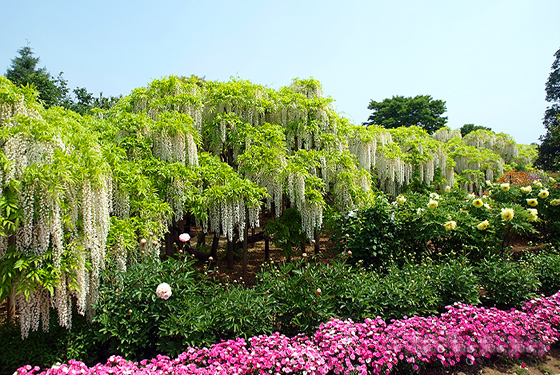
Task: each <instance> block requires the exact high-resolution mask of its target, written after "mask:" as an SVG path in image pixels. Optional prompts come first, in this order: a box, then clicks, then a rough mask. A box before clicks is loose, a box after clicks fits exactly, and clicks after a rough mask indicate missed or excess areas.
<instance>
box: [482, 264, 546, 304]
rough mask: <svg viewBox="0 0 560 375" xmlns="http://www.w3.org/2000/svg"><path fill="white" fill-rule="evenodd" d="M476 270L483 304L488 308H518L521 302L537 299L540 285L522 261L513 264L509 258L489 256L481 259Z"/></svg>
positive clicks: (528, 265)
mask: <svg viewBox="0 0 560 375" xmlns="http://www.w3.org/2000/svg"><path fill="white" fill-rule="evenodd" d="M476 270H477V273H478V277H479V278H480V283H481V287H482V288H483V289H484V292H485V293H484V295H483V298H482V301H483V303H484V304H485V305H487V306H496V307H499V308H507V307H511V306H517V307H520V306H521V305H522V303H523V301H529V300H530V299H532V298H535V297H537V294H536V292H537V291H538V290H539V288H540V286H541V282H540V281H539V277H538V274H537V272H536V271H535V269H534V268H533V267H532V266H531V264H529V263H528V262H526V261H523V260H521V261H519V262H514V261H512V260H511V259H510V258H509V257H506V258H502V257H499V256H496V255H492V256H490V257H487V258H485V259H483V260H482V262H481V263H480V264H479V265H478V267H477V269H476Z"/></svg>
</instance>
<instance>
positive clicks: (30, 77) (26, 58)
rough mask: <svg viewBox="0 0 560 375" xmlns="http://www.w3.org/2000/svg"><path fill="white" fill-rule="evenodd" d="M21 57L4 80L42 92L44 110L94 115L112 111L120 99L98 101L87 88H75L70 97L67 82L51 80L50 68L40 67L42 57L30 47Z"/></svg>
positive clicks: (23, 51) (101, 99)
mask: <svg viewBox="0 0 560 375" xmlns="http://www.w3.org/2000/svg"><path fill="white" fill-rule="evenodd" d="M18 53H19V56H18V57H15V58H14V59H12V65H11V66H10V68H9V69H8V70H7V71H6V74H5V77H6V78H8V79H9V80H10V81H12V82H13V83H14V84H15V85H16V86H26V85H31V86H33V87H34V89H35V90H37V91H38V92H39V100H41V101H42V102H43V104H44V106H45V108H50V107H53V106H56V105H59V106H61V107H64V108H66V109H70V110H72V111H74V112H77V113H80V114H86V113H91V111H92V110H93V109H94V108H100V109H109V108H111V107H112V106H113V105H115V103H117V102H118V101H119V99H120V97H114V96H110V97H103V93H100V94H99V97H98V98H96V97H95V96H94V95H93V93H90V92H88V91H87V89H86V88H85V87H76V88H75V89H74V90H72V93H73V95H72V94H70V89H68V81H66V80H65V79H64V78H63V77H62V74H63V73H62V72H60V73H59V74H58V76H57V77H56V78H55V77H52V76H51V74H50V73H49V72H48V71H47V68H45V67H43V68H38V67H37V65H38V64H39V57H35V56H34V54H33V50H32V48H31V47H29V46H25V47H22V48H21V49H20V50H19V51H18Z"/></svg>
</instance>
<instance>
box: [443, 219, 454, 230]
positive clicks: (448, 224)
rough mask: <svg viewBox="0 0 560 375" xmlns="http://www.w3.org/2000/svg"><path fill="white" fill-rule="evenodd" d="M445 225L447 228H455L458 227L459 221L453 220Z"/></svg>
mask: <svg viewBox="0 0 560 375" xmlns="http://www.w3.org/2000/svg"><path fill="white" fill-rule="evenodd" d="M443 226H444V227H445V230H448V231H449V230H454V229H455V228H457V223H456V222H455V221H453V220H451V221H448V222H446V223H445V224H443Z"/></svg>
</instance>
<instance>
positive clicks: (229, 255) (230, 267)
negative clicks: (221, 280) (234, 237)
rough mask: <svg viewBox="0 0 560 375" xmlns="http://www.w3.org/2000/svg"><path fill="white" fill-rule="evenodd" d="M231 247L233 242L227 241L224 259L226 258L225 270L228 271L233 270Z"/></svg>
mask: <svg viewBox="0 0 560 375" xmlns="http://www.w3.org/2000/svg"><path fill="white" fill-rule="evenodd" d="M233 246H234V243H233V241H230V240H229V239H228V242H227V256H226V258H227V268H228V269H230V270H231V269H233Z"/></svg>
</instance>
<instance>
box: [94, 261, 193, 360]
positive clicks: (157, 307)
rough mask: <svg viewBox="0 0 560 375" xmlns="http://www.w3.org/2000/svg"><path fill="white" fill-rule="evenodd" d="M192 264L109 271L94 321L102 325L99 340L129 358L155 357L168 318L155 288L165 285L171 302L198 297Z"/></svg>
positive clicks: (167, 263) (159, 264) (165, 305)
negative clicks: (161, 284) (170, 292)
mask: <svg viewBox="0 0 560 375" xmlns="http://www.w3.org/2000/svg"><path fill="white" fill-rule="evenodd" d="M192 263H193V262H192V261H190V262H189V261H184V260H174V259H169V260H167V261H163V262H159V261H155V262H152V261H145V262H144V263H137V264H135V265H133V266H132V267H130V268H129V269H128V270H127V271H126V272H124V273H122V272H117V273H115V272H107V273H105V274H104V275H103V281H102V285H101V287H100V291H99V293H100V296H99V301H98V303H97V306H96V310H97V314H96V316H95V317H94V322H95V323H97V324H99V325H100V326H101V328H100V330H99V333H100V337H99V339H100V341H108V342H109V343H110V350H111V352H114V353H118V354H122V355H124V356H126V357H127V358H150V356H153V355H155V353H156V348H157V346H158V344H161V343H160V342H159V341H160V340H158V339H156V340H154V338H157V337H158V336H159V335H158V332H159V326H160V325H161V323H162V322H163V321H164V320H165V319H166V318H167V317H168V316H169V314H170V308H169V306H168V302H170V301H164V300H162V299H161V298H159V297H158V296H156V288H157V286H158V285H159V284H160V283H163V282H166V283H167V284H169V285H170V287H171V290H172V293H173V295H172V297H171V298H172V299H171V301H177V300H181V299H189V298H190V297H191V296H193V295H196V291H197V287H196V282H195V279H194V270H193V267H192Z"/></svg>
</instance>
